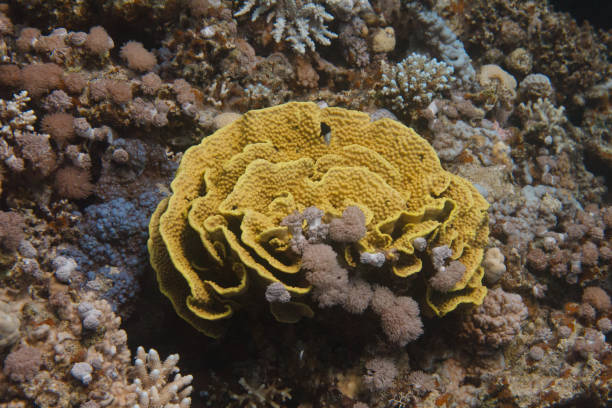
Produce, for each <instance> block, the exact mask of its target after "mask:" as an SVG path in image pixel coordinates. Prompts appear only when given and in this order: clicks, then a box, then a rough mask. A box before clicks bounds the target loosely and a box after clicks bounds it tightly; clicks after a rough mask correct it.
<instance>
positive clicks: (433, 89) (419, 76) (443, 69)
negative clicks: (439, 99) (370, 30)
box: [378, 53, 455, 115]
mask: <svg viewBox="0 0 612 408" xmlns="http://www.w3.org/2000/svg"><path fill="white" fill-rule="evenodd" d="M453 71H454V69H453V67H452V66H450V65H447V64H446V63H444V62H442V61H440V62H438V61H437V60H436V59H435V58H432V59H430V58H428V57H426V56H425V55H421V54H417V53H412V54H410V55H409V56H408V57H406V58H405V59H403V60H402V61H401V62H399V63H397V64H394V65H389V64H387V63H386V62H384V61H383V63H382V78H381V79H382V87H381V88H380V89H379V90H378V96H379V97H380V98H381V99H383V100H385V101H387V102H388V103H389V106H388V107H389V108H390V109H392V110H393V111H394V112H395V113H397V114H400V115H404V114H406V113H408V112H409V111H410V110H416V109H421V108H424V107H426V106H427V105H428V104H429V103H430V102H431V101H432V100H433V98H434V97H435V96H437V95H438V94H439V93H440V92H442V91H445V90H448V89H450V87H451V84H452V83H453V82H454V81H455V77H454V76H453Z"/></svg>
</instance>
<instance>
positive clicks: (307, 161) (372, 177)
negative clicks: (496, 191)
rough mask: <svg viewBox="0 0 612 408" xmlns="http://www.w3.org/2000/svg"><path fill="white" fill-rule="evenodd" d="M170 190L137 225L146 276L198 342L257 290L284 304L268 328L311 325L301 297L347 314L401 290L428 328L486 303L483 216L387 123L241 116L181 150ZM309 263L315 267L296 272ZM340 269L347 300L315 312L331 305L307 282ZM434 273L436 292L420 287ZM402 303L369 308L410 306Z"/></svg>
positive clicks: (296, 107)
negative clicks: (433, 318)
mask: <svg viewBox="0 0 612 408" xmlns="http://www.w3.org/2000/svg"><path fill="white" fill-rule="evenodd" d="M171 189H172V194H171V196H170V197H168V198H166V199H164V200H163V201H162V202H161V203H160V204H159V206H158V207H157V210H156V211H155V213H154V214H153V216H152V219H151V222H150V226H149V232H150V239H149V242H148V247H149V252H150V259H151V264H152V265H153V267H154V269H155V271H156V273H157V278H158V282H159V286H160V288H161V290H162V292H163V293H164V294H165V295H166V296H168V297H169V298H170V300H171V301H172V303H173V305H174V308H175V309H176V311H177V313H178V314H179V315H180V316H181V317H183V318H184V319H185V320H187V321H188V322H189V323H191V324H192V325H193V326H194V327H196V328H197V329H199V330H200V331H202V332H204V333H206V334H207V335H209V336H212V337H217V336H220V335H222V333H223V331H224V329H225V326H226V323H227V321H228V318H229V317H230V316H232V314H233V313H234V311H235V310H236V309H238V308H239V307H240V306H241V305H245V304H251V303H253V302H260V303H264V304H265V303H266V301H265V299H266V294H265V292H266V288H267V287H268V286H269V285H270V284H275V286H276V288H274V291H278V289H279V288H278V283H281V284H282V285H283V286H284V287H285V288H286V290H287V292H288V293H289V295H290V300H288V299H287V296H283V297H284V301H279V302H271V303H270V308H271V311H272V313H273V314H274V316H275V317H276V318H277V320H279V321H296V320H298V319H299V317H301V316H311V315H312V313H313V311H312V309H311V306H312V307H314V304H316V302H313V301H312V300H311V299H310V296H309V295H310V292H311V291H312V292H313V293H312V295H313V296H312V297H313V298H314V300H318V301H319V306H320V307H325V306H330V305H334V304H340V303H342V304H347V305H349V306H348V307H345V309H347V310H349V311H353V312H359V311H363V310H364V309H365V307H367V306H368V302H369V301H368V299H367V297H366V299H365V302H364V304H363V305H355V304H354V303H355V302H356V301H357V299H353V300H351V299H350V297H351V296H359V294H360V293H361V294H363V293H370V297H371V293H372V291H374V292H375V293H376V292H379V293H380V291H381V288H383V287H384V288H385V291H386V290H391V291H392V292H394V293H395V292H397V291H398V290H400V289H401V291H402V295H404V294H405V293H406V292H409V294H410V295H411V296H413V297H414V298H415V299H416V300H417V301H418V302H419V303H420V305H421V307H427V308H429V309H431V310H432V311H433V312H435V313H436V314H437V315H439V316H443V315H445V314H446V313H448V312H450V311H452V310H453V309H455V308H456V307H457V306H458V305H460V304H462V303H468V304H481V303H482V300H483V298H484V296H485V294H486V288H485V287H484V286H483V285H482V283H481V281H482V277H483V268H482V267H481V266H480V263H481V260H482V257H483V250H484V247H485V245H486V244H487V241H488V234H489V229H488V218H487V208H488V204H487V202H486V201H485V199H484V198H483V197H482V196H481V195H480V194H479V193H478V191H477V190H476V189H475V188H474V187H473V186H472V185H471V184H470V182H468V181H466V180H465V179H463V178H461V177H458V176H455V175H453V174H451V173H449V172H447V171H445V170H444V169H443V168H442V167H441V165H440V161H439V159H438V157H437V156H436V153H435V152H434V150H433V149H432V148H431V146H430V145H429V144H428V143H427V141H426V140H425V139H423V138H421V137H420V136H419V135H417V134H416V133H415V132H414V131H413V130H412V129H409V128H407V127H405V126H404V125H402V124H400V123H399V122H396V121H393V120H390V119H387V118H384V119H380V120H376V121H373V122H372V121H371V120H370V117H369V116H368V115H367V114H366V113H362V112H358V111H352V110H346V109H341V108H329V107H328V108H320V107H319V106H318V105H317V104H314V103H300V102H291V103H288V104H285V105H280V106H276V107H272V108H266V109H262V110H255V111H250V112H247V113H246V114H244V115H243V116H242V117H241V118H240V119H238V120H236V121H235V122H233V123H231V124H230V125H227V126H225V127H223V128H221V129H219V130H218V131H216V132H215V133H214V134H212V135H210V136H208V137H206V138H204V139H203V141H202V142H201V143H200V144H199V145H196V146H193V147H191V148H190V149H188V150H187V151H186V152H185V154H184V156H183V158H182V161H181V164H180V166H179V169H178V171H177V174H176V177H175V179H174V181H173V182H172V185H171ZM355 207H356V208H355ZM347 209H348V210H347ZM296 220H297V223H298V224H299V225H298V228H296V225H294V224H295V223H292V221H296ZM360 224H361V225H360ZM299 226H302V227H303V229H300V228H299ZM328 234H329V240H328V238H327V235H328ZM303 235H305V236H303ZM301 244H303V245H301ZM304 246H307V247H309V248H310V249H311V250H309V251H307V250H305V249H304ZM325 246H328V248H331V250H332V251H334V252H335V254H337V257H336V256H335V255H333V256H332V257H331V260H330V256H328V253H329V250H328V249H324V248H322V247H325ZM415 247H416V248H415ZM313 251H319V252H321V251H322V252H321V253H323V255H321V256H320V257H317V256H312V255H310V256H309V261H308V262H306V257H307V255H306V253H307V252H311V253H312V252H313ZM302 254H303V255H304V262H303V260H302ZM441 254H443V255H441ZM334 258H336V259H334ZM317 260H319V261H317ZM317 262H319V263H320V264H322V265H313V263H314V264H316V263H317ZM457 262H458V263H461V265H460V267H459V268H458V267H457ZM332 264H333V265H332ZM340 268H341V269H342V270H343V271H344V272H339V276H340V278H342V279H346V278H347V276H346V274H348V281H349V283H348V284H347V285H348V286H350V288H349V289H347V290H346V292H345V293H344V294H343V295H338V296H336V298H338V299H340V300H337V301H336V302H335V303H334V302H333V301H332V302H331V303H328V304H327V305H325V304H323V303H324V302H322V301H321V297H322V296H324V295H326V294H327V295H329V293H328V292H330V291H331V292H333V291H332V290H331V289H329V287H325V285H324V284H321V285H322V286H321V287H316V285H317V283H318V282H319V281H320V280H317V279H316V278H315V277H316V276H317V271H318V272H319V275H321V273H320V271H332V270H333V271H338V270H339V269H340ZM451 270H452V271H453V272H452V273H450V271H451ZM457 271H459V276H457ZM447 272H449V273H450V275H452V276H450V277H449V278H447V279H450V280H451V284H446V285H436V286H437V287H438V288H440V287H442V288H444V290H445V291H444V292H442V291H440V290H436V289H434V288H433V287H432V285H430V284H429V281H430V279H431V278H433V277H434V276H435V277H436V280H438V281H439V280H444V278H443V277H442V278H440V276H441V275H442V276H443V275H444V274H446V273H447ZM334 273H336V272H334ZM343 274H344V275H343ZM341 275H342V276H341ZM324 278H325V277H324V276H323V277H322V280H325V279H324ZM340 278H339V279H340ZM328 286H329V285H328ZM348 286H347V287H348ZM313 287H314V290H313ZM407 289H408V291H407ZM326 290H327V291H328V292H327V293H326V292H325V291H326ZM338 290H339V291H340V292H342V290H341V289H338ZM280 292H282V290H281V291H280ZM268 297H269V298H270V296H268ZM347 297H348V298H347ZM374 297H375V298H376V295H374ZM328 298H329V297H328ZM379 298H381V297H380V296H379ZM404 298H405V296H399V297H395V298H394V297H393V294H392V295H391V296H386V297H385V299H389V301H388V302H386V301H385V302H386V303H385V302H380V301H379V302H377V303H380V304H383V303H384V304H388V305H391V306H389V307H392V305H393V304H398V305H399V304H406V305H411V304H412V303H414V302H412V299H410V298H408V300H407V301H404V300H403V299H404ZM372 302H373V303H374V301H372ZM372 306H373V307H372V308H373V309H374V310H375V312H376V311H379V314H380V315H381V318H382V320H383V327H384V325H385V316H387V315H385V314H384V313H383V312H382V309H384V307H383V306H380V305H378V306H376V305H372ZM407 309H410V310H411V311H414V310H415V309H416V313H417V314H418V307H417V306H416V303H415V306H414V307H413V306H410V307H409V308H408V307H407ZM411 313H412V312H411ZM417 319H418V316H417ZM414 327H415V330H414V331H416V332H419V331H420V330H421V328H420V322H418V324H415V325H414ZM387 335H388V337H389V338H391V337H393V336H392V335H391V334H390V333H389V332H387ZM417 336H418V334H417ZM395 337H396V338H401V339H403V340H409V339H412V338H413V337H415V336H410V335H407V334H399V335H397V336H395ZM403 340H399V341H397V342H398V343H400V344H401V343H405V342H406V341H403Z"/></svg>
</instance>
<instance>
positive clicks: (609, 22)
mask: <svg viewBox="0 0 612 408" xmlns="http://www.w3.org/2000/svg"><path fill="white" fill-rule="evenodd" d="M550 4H551V5H552V6H553V8H554V9H555V10H558V11H565V12H568V13H570V14H571V15H572V16H573V17H574V18H575V19H576V20H577V21H578V22H579V23H582V22H583V21H584V20H588V21H589V23H590V24H591V25H593V26H594V27H596V28H601V29H603V30H609V29H610V28H612V1H611V0H550Z"/></svg>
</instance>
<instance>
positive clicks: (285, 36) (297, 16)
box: [234, 0, 371, 54]
mask: <svg viewBox="0 0 612 408" xmlns="http://www.w3.org/2000/svg"><path fill="white" fill-rule="evenodd" d="M323 5H327V6H328V7H329V8H330V9H331V10H332V11H335V12H336V13H337V14H339V15H340V16H347V15H350V14H353V13H356V12H358V11H360V10H363V9H368V8H371V6H370V3H368V1H367V0H313V1H311V2H309V1H304V0H246V1H244V3H243V5H242V7H241V8H240V9H239V10H238V11H237V12H236V13H235V14H234V16H236V17H239V16H243V15H246V14H248V13H249V12H251V11H252V13H251V21H255V20H257V19H258V18H259V17H260V16H262V15H264V14H266V21H267V22H270V21H271V20H272V19H273V18H274V19H275V20H274V28H273V29H272V38H274V41H276V42H277V43H279V42H281V41H282V40H284V41H287V42H288V43H290V44H291V47H292V48H293V49H294V50H295V51H297V52H298V53H300V54H304V53H305V52H306V48H308V49H309V50H311V51H314V50H315V41H316V42H318V43H319V44H322V45H326V46H327V45H330V44H331V40H332V39H334V38H336V37H338V35H337V34H336V33H334V32H332V31H330V30H328V28H327V24H328V23H329V22H331V21H332V20H333V19H334V15H332V14H330V13H328V12H327V11H326V10H325V7H324V6H323Z"/></svg>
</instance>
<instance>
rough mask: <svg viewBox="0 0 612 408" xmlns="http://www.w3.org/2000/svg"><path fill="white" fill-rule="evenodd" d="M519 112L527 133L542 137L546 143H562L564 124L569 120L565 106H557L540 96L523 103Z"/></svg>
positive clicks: (519, 107) (558, 144)
mask: <svg viewBox="0 0 612 408" xmlns="http://www.w3.org/2000/svg"><path fill="white" fill-rule="evenodd" d="M517 112H518V115H519V117H520V118H521V120H522V121H523V124H524V126H525V129H526V131H527V132H526V133H527V134H530V135H532V137H536V138H538V139H540V140H541V141H543V142H544V144H546V145H551V144H553V143H554V144H556V145H557V147H559V146H560V145H561V141H562V140H563V136H565V129H564V125H565V123H566V122H567V118H566V117H565V108H564V107H563V106H561V107H559V108H557V107H555V105H553V104H552V102H551V101H550V100H549V99H542V98H538V100H537V101H536V102H532V101H529V102H527V103H521V104H520V105H519V106H518V109H517Z"/></svg>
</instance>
